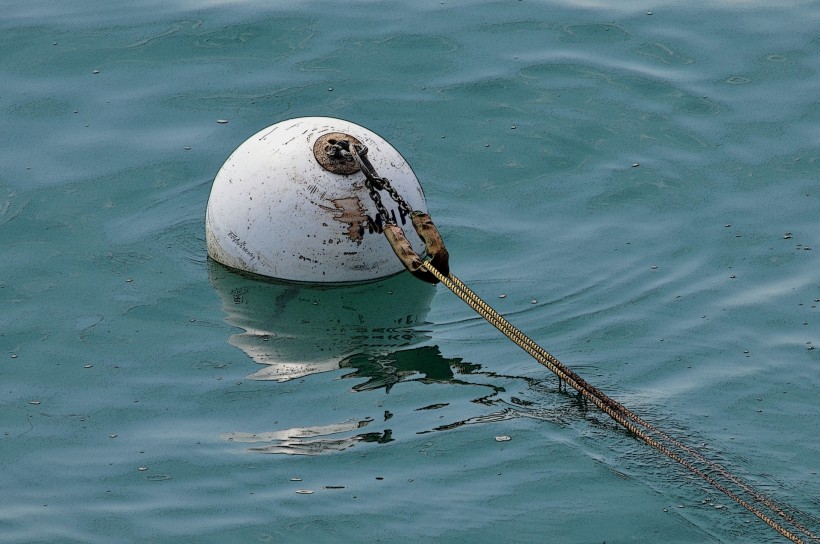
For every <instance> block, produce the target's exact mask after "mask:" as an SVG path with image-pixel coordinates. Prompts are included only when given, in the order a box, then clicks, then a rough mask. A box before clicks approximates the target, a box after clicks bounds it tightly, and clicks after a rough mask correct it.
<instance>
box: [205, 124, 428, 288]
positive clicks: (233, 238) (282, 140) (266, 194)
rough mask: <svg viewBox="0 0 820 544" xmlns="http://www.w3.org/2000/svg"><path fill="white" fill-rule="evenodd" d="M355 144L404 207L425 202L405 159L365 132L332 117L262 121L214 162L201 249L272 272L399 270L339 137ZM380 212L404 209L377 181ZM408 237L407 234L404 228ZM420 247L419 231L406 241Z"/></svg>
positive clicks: (402, 215)
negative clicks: (221, 160) (260, 127)
mask: <svg viewBox="0 0 820 544" xmlns="http://www.w3.org/2000/svg"><path fill="white" fill-rule="evenodd" d="M348 144H350V145H353V144H356V145H363V146H365V148H366V149H367V159H368V160H369V161H370V163H371V164H372V166H373V168H374V170H375V171H376V172H378V175H379V176H382V177H385V178H387V179H389V180H390V183H391V185H392V187H393V188H394V189H395V190H396V191H397V192H398V194H400V195H401V196H402V197H403V198H404V200H406V201H407V203H408V204H409V205H410V207H411V208H412V209H413V210H418V211H422V212H426V211H427V203H426V202H425V199H424V193H423V192H422V189H421V186H420V185H419V182H418V179H416V176H415V174H414V173H413V170H412V169H411V168H410V166H409V165H408V164H407V161H405V160H404V158H403V157H402V156H401V155H400V154H399V152H398V151H396V150H395V149H394V148H393V147H392V146H391V145H390V144H389V143H387V141H385V140H384V139H383V138H381V137H380V136H379V135H377V134H375V133H374V132H372V131H370V130H368V129H366V128H364V127H361V126H359V125H356V124H354V123H351V122H349V121H344V120H341V119H333V118H329V117H302V118H297V119H291V120H288V121H283V122H281V123H277V124H275V125H272V126H269V127H268V128H266V129H263V130H261V131H259V132H257V133H256V134H254V135H253V136H251V137H250V138H249V139H248V140H246V141H245V142H244V143H242V144H241V145H240V146H239V147H238V148H237V149H236V151H234V152H233V153H232V154H231V156H230V157H228V160H227V161H225V164H223V165H222V167H221V168H220V169H219V172H218V173H217V175H216V178H215V179H214V182H213V186H212V188H211V195H210V198H209V199H208V208H207V211H206V215H205V238H206V242H207V245H208V255H209V256H210V257H211V258H212V259H214V260H215V261H217V262H220V263H222V264H224V265H226V266H228V267H230V268H234V269H237V270H241V271H245V272H250V273H253V274H259V275H262V276H268V277H272V278H276V279H281V280H288V281H301V282H313V283H317V282H318V283H344V282H361V281H369V280H375V279H379V278H385V277H387V276H391V275H394V274H397V273H398V272H400V271H402V270H404V266H403V265H402V263H401V262H400V261H399V259H398V258H396V255H395V254H394V252H393V250H392V249H391V247H390V244H389V243H388V242H387V240H386V239H385V237H384V236H383V235H382V226H383V219H382V217H381V215H380V214H379V213H378V211H377V208H376V206H375V204H374V203H373V200H372V199H371V197H370V195H369V193H368V189H367V188H366V187H365V180H366V177H365V175H364V173H363V172H361V170H360V169H359V166H358V164H357V162H356V161H354V160H353V159H352V157H350V156H349V154H348V156H345V155H344V154H343V153H339V149H340V146H341V147H342V148H344V147H345V146H347V145H348ZM379 193H380V196H381V200H382V202H383V203H384V205H385V207H386V208H387V212H388V214H389V215H390V220H391V221H393V222H396V223H397V224H398V225H399V226H405V225H409V224H410V218H409V217H407V213H406V212H405V211H403V210H402V209H401V208H400V207H399V206H398V205H397V204H396V202H394V201H393V200H392V199H391V198H390V196H389V194H388V193H387V192H386V191H379ZM413 238H415V237H413ZM413 247H414V249H416V250H417V251H418V253H421V252H422V251H423V249H424V246H423V244H422V243H421V241H415V240H414V243H413Z"/></svg>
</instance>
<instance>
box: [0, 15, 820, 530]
mask: <svg viewBox="0 0 820 544" xmlns="http://www.w3.org/2000/svg"><path fill="white" fill-rule="evenodd" d="M619 5H620V7H618V8H610V7H607V6H606V5H604V3H598V2H592V1H588V2H537V1H534V0H524V1H510V2H489V1H488V2H478V1H476V2H453V1H445V2H440V1H435V2H407V1H396V2H385V3H376V2H346V3H334V4H332V5H329V4H327V3H319V2H282V3H279V4H277V5H268V3H266V2H219V1H213V2H205V1H195V0H191V1H182V0H179V1H175V2H163V3H160V2H150V1H147V0H146V1H139V2H132V3H130V5H128V6H119V5H117V4H116V3H115V4H112V5H110V6H108V5H106V6H105V7H100V5H99V3H91V2H83V1H79V2H73V3H70V4H69V3H45V2H22V1H12V2H10V3H9V2H6V5H5V7H4V15H3V17H2V19H0V31H1V32H0V81H2V84H3V87H2V88H3V90H4V92H3V93H0V124H2V127H3V130H2V132H0V308H2V310H0V460H1V461H2V464H3V471H2V474H0V489H2V493H0V535H2V536H0V540H2V542H8V543H23V542H26V543H33V542H54V543H63V542H66V543H67V542H106V543H108V542H158V543H160V542H243V543H244V542H317V541H318V542H331V541H333V542H374V541H382V542H395V541H398V540H400V539H401V540H405V539H412V540H413V541H415V542H521V543H529V542H544V541H546V542H590V543H592V542H608V543H612V542H780V541H783V539H782V538H781V537H780V536H779V535H778V534H777V533H775V532H774V531H773V530H771V529H770V528H769V527H768V526H766V525H765V524H764V523H762V522H761V521H760V520H758V519H757V518H756V517H754V516H752V515H751V514H749V513H748V512H746V511H745V510H743V509H742V508H740V507H739V506H737V505H736V504H735V503H733V502H731V501H730V500H729V499H727V498H726V497H725V496H724V495H723V494H722V493H720V492H718V491H716V490H714V489H713V488H711V487H709V486H708V485H707V484H706V483H704V482H702V481H701V480H698V479H694V478H692V477H691V476H689V475H688V473H686V472H685V471H683V470H682V469H681V468H679V467H678V466H677V465H676V464H675V463H672V462H671V461H669V460H668V459H666V458H665V457H663V456H662V455H660V454H659V453H657V452H656V451H654V450H652V449H651V448H649V447H647V446H645V445H644V444H642V443H641V442H639V441H637V440H636V439H634V438H633V437H631V436H629V435H628V434H626V433H625V432H623V431H621V430H620V429H619V428H618V427H617V426H616V425H615V424H614V423H612V422H611V421H610V420H609V418H608V417H607V416H605V415H603V414H601V413H600V412H598V411H597V410H594V409H589V410H585V409H584V408H583V406H580V405H579V404H578V403H577V402H576V400H575V399H574V398H573V397H572V396H571V395H568V394H566V393H563V392H561V391H559V389H558V383H557V380H556V379H555V378H554V377H553V376H552V375H551V374H550V373H549V372H548V371H546V370H545V369H543V368H542V367H541V366H539V365H538V364H536V363H535V362H534V361H533V360H532V359H530V358H529V357H528V356H527V355H526V354H524V353H523V352H522V351H520V350H519V349H518V348H517V347H515V346H514V345H512V344H511V343H510V342H509V341H507V340H506V339H504V338H503V337H502V336H501V335H500V334H499V333H498V332H497V331H495V330H494V329H493V328H492V327H490V326H489V325H487V324H486V323H484V322H483V320H481V319H480V318H477V317H476V316H475V315H474V314H473V313H472V311H471V310H470V309H469V308H468V307H467V306H465V305H464V304H463V303H462V302H461V301H459V300H458V299H457V298H456V297H454V296H453V295H452V294H451V293H450V292H449V291H447V290H446V289H444V288H443V287H441V286H439V287H438V288H433V287H428V286H425V285H422V284H420V283H418V282H417V281H415V280H414V279H413V278H410V277H407V276H406V275H402V276H399V277H395V278H392V279H390V280H387V281H384V282H379V283H376V284H374V285H370V286H367V287H365V288H346V289H318V288H311V287H307V286H299V287H294V286H292V285H290V286H289V285H279V284H271V283H264V282H258V281H253V280H250V279H247V278H244V277H240V276H237V275H236V274H233V273H231V272H228V271H227V270H225V269H224V268H222V267H221V266H219V265H217V264H214V263H211V262H208V260H207V259H206V250H205V244H204V221H203V219H204V211H205V205H206V203H207V198H208V194H209V190H210V184H211V181H212V180H213V177H214V175H215V174H216V172H217V170H218V169H219V167H220V166H221V164H222V162H223V161H224V160H225V159H226V158H227V157H228V155H229V154H230V153H231V152H232V151H233V150H234V149H235V148H236V147H237V146H238V145H239V144H240V143H242V141H244V140H245V139H246V138H247V137H249V136H250V135H252V134H253V133H255V132H256V131H258V130H260V129H262V128H264V127H265V126H268V125H271V124H273V123H275V122H278V121H281V120H283V119H288V118H292V117H299V116H306V115H325V116H333V117H340V118H345V119H349V120H351V121H353V122H355V123H358V124H361V125H363V126H366V127H368V128H370V129H372V130H374V131H375V132H377V133H379V134H380V135H382V136H383V137H385V138H386V139H387V140H388V141H389V142H391V143H392V145H393V146H394V147H396V148H397V149H398V150H399V151H400V152H401V153H402V154H403V155H404V157H405V158H406V159H407V161H408V162H409V163H410V164H411V165H412V167H413V169H414V171H415V173H416V174H417V176H418V177H419V179H420V181H421V183H422V185H423V187H424V189H425V193H426V196H427V200H428V205H429V208H430V212H431V214H432V216H433V218H434V219H435V220H436V223H437V224H438V225H439V227H440V229H441V231H442V234H443V236H444V238H445V241H446V243H447V246H448V249H449V250H450V254H451V264H452V267H453V271H454V272H455V273H456V274H457V275H458V276H459V277H460V278H461V279H463V280H464V281H465V282H466V283H468V284H469V285H471V286H472V287H473V288H474V289H475V290H476V291H477V292H478V293H479V294H480V295H482V296H483V297H485V298H486V299H487V300H488V301H489V302H490V303H491V304H493V305H494V306H495V307H496V308H497V309H498V310H499V311H500V312H502V313H503V314H505V315H506V316H507V317H508V318H509V319H510V320H511V321H512V322H513V323H515V324H516V325H517V326H519V327H520V328H521V329H522V330H524V331H525V332H527V334H529V335H530V336H531V337H532V338H534V339H535V340H536V341H537V342H539V343H540V344H541V345H542V346H544V347H545V348H546V349H547V350H548V351H550V352H551V353H553V354H554V355H556V356H557V357H558V358H559V359H560V360H561V361H562V362H564V363H565V364H566V365H568V366H569V367H571V368H572V369H574V370H575V371H577V372H578V373H579V374H580V375H581V376H583V377H584V378H586V379H587V380H588V381H589V382H591V383H593V384H595V385H596V386H598V387H600V388H601V389H603V390H604V391H605V392H607V393H608V394H609V395H610V396H612V397H614V398H616V399H618V400H619V401H621V402H623V403H624V404H625V405H627V406H629V407H630V408H632V409H633V410H634V411H636V412H637V413H639V414H640V415H642V416H644V417H646V418H647V419H650V420H652V421H654V422H655V423H657V424H658V425H660V426H662V427H663V428H664V429H666V430H668V431H670V432H672V433H673V434H675V435H676V436H678V437H680V438H681V439H683V440H685V441H686V442H687V443H688V444H691V445H692V446H695V447H698V448H702V450H703V451H704V452H705V453H706V454H707V455H708V456H709V457H710V458H712V459H714V460H716V461H718V462H720V463H722V464H724V465H725V466H726V467H727V468H729V469H730V470H732V471H733V472H734V473H736V474H737V475H739V476H741V477H742V478H744V479H745V480H746V481H748V482H750V483H752V484H753V485H754V486H755V487H757V488H758V489H760V490H761V491H764V492H765V493H767V494H768V495H769V496H771V497H773V498H774V499H776V500H778V501H780V502H783V503H785V504H787V505H789V507H791V508H792V509H794V510H797V511H798V512H799V513H800V514H799V515H800V519H801V520H803V521H804V523H807V524H808V525H809V527H810V528H812V529H813V530H814V532H815V534H817V533H818V526H819V525H820V523H818V519H817V518H818V516H820V508H819V507H818V506H819V505H820V481H818V474H817V472H818V459H820V451H818V450H820V443H819V442H818V439H817V428H818V420H819V419H820V418H819V417H818V408H820V398H819V397H818V394H817V391H818V387H820V377H819V376H820V373H818V365H820V349H814V348H815V347H816V346H817V345H818V344H820V327H818V324H820V314H818V311H820V310H818V308H817V306H818V301H820V272H818V270H820V214H818V209H820V151H818V150H819V149H820V145H819V144H820V141H819V140H818V135H819V134H820V131H819V130H818V126H820V124H819V123H820V107H818V102H817V89H818V88H820V39H819V38H818V34H817V28H818V25H819V24H820V6H818V4H817V3H816V2H799V1H793V2H792V1H788V2H781V3H777V4H776V5H774V6H771V5H769V4H767V3H761V2H755V1H749V2H731V1H724V2H718V3H706V2H694V3H687V4H685V5H683V4H680V5H678V4H676V3H671V2H654V3H650V4H646V3H637V2H622V3H619ZM217 120H227V121H228V122H227V123H217ZM502 296H503V298H502ZM496 437H509V438H510V440H508V441H497V440H496ZM300 491H312V493H304V492H300Z"/></svg>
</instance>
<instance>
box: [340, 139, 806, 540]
mask: <svg viewBox="0 0 820 544" xmlns="http://www.w3.org/2000/svg"><path fill="white" fill-rule="evenodd" d="M345 144H348V142H345ZM342 151H344V152H346V153H348V154H350V156H351V158H352V159H353V160H354V161H355V162H356V163H357V164H358V165H359V167H360V169H361V170H362V172H363V173H364V174H365V178H366V179H365V186H366V187H367V189H368V191H369V193H370V197H371V198H372V199H373V202H374V204H375V205H376V207H377V209H378V211H379V214H380V215H381V216H382V217H383V219H384V234H385V237H386V238H387V240H388V241H389V242H390V246H391V247H392V248H393V251H394V252H395V253H396V256H398V258H399V259H400V260H401V261H402V263H403V264H404V266H405V267H406V268H407V269H408V270H409V271H410V272H411V273H412V274H413V275H414V276H416V277H418V278H420V279H422V280H424V281H427V282H430V283H437V282H441V283H443V284H444V285H445V286H446V287H447V288H448V289H450V290H451V291H452V292H453V293H455V294H456V295H457V296H458V297H459V298H460V299H461V300H463V301H464V302H466V303H467V304H468V305H469V306H470V307H471V308H472V309H473V310H475V311H476V312H477V313H478V314H479V315H480V316H482V317H483V318H484V319H486V320H487V322H489V323H490V324H492V325H493V326H494V327H495V328H497V329H498V330H499V331H501V332H502V333H503V334H504V335H505V336H507V338H509V339H510V340H512V341H513V342H515V343H516V344H517V345H518V346H519V347H520V348H521V349H523V350H524V351H526V352H527V353H529V354H530V355H531V356H532V357H533V358H534V359H535V360H536V361H538V362H539V363H540V364H542V365H543V366H545V367H546V368H547V369H549V370H550V371H551V372H552V373H553V374H555V375H556V376H558V379H559V380H561V381H562V382H564V383H566V384H567V385H569V386H570V387H572V388H573V389H575V390H576V391H577V392H578V394H579V395H581V397H583V398H584V399H586V400H588V401H589V402H592V403H593V404H594V405H595V406H597V407H598V408H599V409H600V410H601V411H602V412H604V413H605V414H607V415H608V416H609V417H611V418H612V419H613V420H615V421H616V422H617V423H618V424H619V425H621V426H622V427H624V428H625V429H627V430H628V431H629V432H631V433H632V434H633V435H635V436H636V437H637V438H639V439H640V440H642V441H643V442H645V443H646V444H648V445H650V446H652V447H653V448H655V449H656V450H658V451H660V452H661V453H663V454H664V455H666V456H667V457H669V458H670V459H672V460H673V461H675V462H677V463H679V464H680V465H681V466H683V467H684V468H686V469H687V470H689V471H690V472H691V473H693V474H695V475H697V476H699V477H700V478H702V479H703V480H704V481H706V482H708V483H709V484H710V485H712V486H713V487H714V488H715V489H717V490H718V491H720V492H722V493H723V494H725V495H726V496H727V497H729V498H730V499H732V500H733V501H735V502H736V503H738V504H739V505H741V506H742V507H743V508H745V509H746V510H748V511H749V512H751V513H752V514H754V515H755V516H757V517H758V518H760V519H761V520H763V521H764V522H766V524H768V525H769V526H770V527H771V528H772V529H774V530H775V531H777V532H778V533H780V534H781V535H783V536H784V537H786V538H787V539H789V540H790V541H792V542H796V543H803V542H804V540H802V538H803V537H805V538H808V539H810V540H811V541H813V542H820V538H818V537H817V535H815V534H814V533H813V532H812V531H811V530H809V529H808V528H807V527H806V526H805V525H804V524H802V523H800V522H799V521H798V520H796V519H795V518H794V516H792V515H790V514H789V513H788V512H787V511H786V509H785V508H784V507H783V506H781V505H779V504H777V503H776V502H775V501H774V500H773V499H771V498H769V497H767V496H766V495H764V494H763V493H761V492H760V491H758V490H756V489H755V488H754V487H753V486H751V485H750V484H748V483H746V482H744V481H743V480H741V479H740V478H738V477H737V476H735V475H733V474H732V473H731V472H729V471H728V470H727V469H725V468H724V467H722V466H721V465H719V464H717V463H715V462H713V461H710V460H709V459H707V458H706V457H705V456H704V455H703V454H702V453H700V452H699V451H697V450H695V449H693V448H691V447H690V446H687V445H685V444H683V443H682V442H680V441H679V440H677V439H675V438H673V437H672V436H670V435H668V434H667V433H666V432H664V431H662V430H661V429H658V428H657V427H655V426H654V425H652V424H651V423H649V422H647V421H645V420H644V419H642V418H640V417H639V416H637V415H636V414H635V413H633V412H632V411H631V410H629V409H628V408H626V407H625V406H623V405H622V404H620V403H619V402H617V401H615V400H613V399H612V398H610V397H609V396H607V395H606V394H604V393H603V392H602V391H601V390H599V389H598V388H596V387H594V386H592V385H591V384H589V383H587V381H586V380H584V379H583V378H581V377H580V376H579V375H578V374H576V373H575V372H573V371H572V370H571V369H569V368H567V367H566V366H564V365H563V364H562V363H561V362H560V361H559V360H558V359H556V358H555V357H553V356H552V355H550V354H549V353H548V352H547V351H546V350H545V349H544V348H542V347H541V346H539V345H538V344H536V343H535V342H534V341H533V340H532V339H530V338H529V337H528V336H527V335H525V334H524V333H523V332H521V331H520V330H518V329H517V328H516V327H515V326H514V325H512V324H511V323H510V322H509V321H507V320H506V319H505V318H504V317H503V316H502V315H501V314H499V313H498V312H496V311H495V310H494V309H493V308H492V307H491V306H490V305H489V304H487V303H486V302H484V301H483V300H482V299H481V297H479V296H478V295H477V294H475V293H474V292H473V291H472V290H471V289H470V288H469V287H467V286H466V285H465V284H464V283H463V282H462V281H461V280H459V279H458V278H457V277H456V276H455V275H453V274H452V273H450V270H449V254H448V253H447V249H446V248H445V247H444V243H443V242H442V240H441V236H439V233H438V230H437V229H436V227H435V225H434V224H433V222H432V220H431V219H430V216H429V215H427V214H426V213H421V212H416V211H413V212H412V213H410V211H409V210H410V207H409V205H408V204H407V202H406V201H405V200H404V199H403V198H402V197H401V195H399V194H398V193H397V192H396V190H395V189H393V187H391V185H390V180H388V179H386V178H382V177H380V176H379V175H378V174H377V173H376V172H375V169H374V168H373V166H372V164H371V163H370V161H369V160H368V159H367V157H366V155H367V148H365V147H364V146H356V145H355V144H354V145H349V144H348V145H344V149H343V150H342ZM382 190H383V191H386V192H387V193H388V195H390V197H391V198H392V199H393V200H394V201H395V202H396V203H397V204H398V205H399V207H400V208H402V209H403V210H404V211H405V212H406V213H405V215H410V217H411V219H412V224H413V227H414V229H415V230H416V233H417V234H418V235H419V237H420V238H421V239H422V240H423V241H424V244H425V250H426V258H424V259H423V258H421V257H419V256H418V255H417V254H416V252H415V251H414V250H413V248H412V246H411V244H410V242H408V240H407V238H406V237H405V236H404V231H403V230H402V228H401V227H399V226H398V225H396V224H395V223H393V222H392V221H390V218H389V215H388V213H387V210H386V208H385V206H384V204H382V201H381V197H380V195H379V191H382ZM776 518H780V519H776ZM783 522H785V523H786V524H788V525H789V526H790V527H788V528H787V527H784V525H783V524H782V523H783ZM798 533H800V534H798ZM801 535H802V536H801Z"/></svg>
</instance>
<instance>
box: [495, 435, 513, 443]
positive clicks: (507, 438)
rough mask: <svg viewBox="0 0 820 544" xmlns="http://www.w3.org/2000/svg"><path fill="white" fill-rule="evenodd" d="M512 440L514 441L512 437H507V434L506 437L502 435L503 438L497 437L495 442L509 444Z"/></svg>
mask: <svg viewBox="0 0 820 544" xmlns="http://www.w3.org/2000/svg"><path fill="white" fill-rule="evenodd" d="M510 440H512V437H511V436H507V435H505V434H504V435H501V436H496V437H495V441H496V442H509V441H510Z"/></svg>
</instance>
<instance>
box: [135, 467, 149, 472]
mask: <svg viewBox="0 0 820 544" xmlns="http://www.w3.org/2000/svg"><path fill="white" fill-rule="evenodd" d="M137 470H139V471H140V472H145V471H146V470H148V467H138V468H137Z"/></svg>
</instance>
